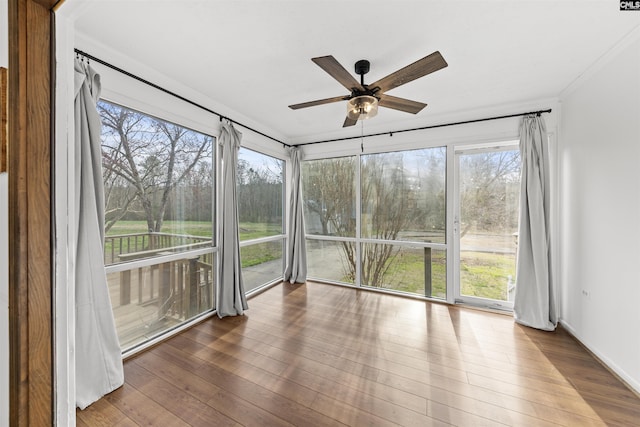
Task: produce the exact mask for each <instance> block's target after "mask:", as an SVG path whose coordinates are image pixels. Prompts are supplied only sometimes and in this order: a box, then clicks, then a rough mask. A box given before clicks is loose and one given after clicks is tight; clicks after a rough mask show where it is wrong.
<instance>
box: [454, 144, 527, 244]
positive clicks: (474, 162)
mask: <svg viewBox="0 0 640 427" xmlns="http://www.w3.org/2000/svg"><path fill="white" fill-rule="evenodd" d="M461 161H462V162H463V163H462V164H461V167H460V171H461V174H462V176H461V179H460V182H461V188H460V202H461V203H460V206H461V212H460V215H461V220H462V221H463V223H462V229H461V237H463V236H465V235H466V234H467V233H468V232H469V231H470V230H472V229H476V230H493V229H495V228H496V227H499V226H503V225H504V224H507V225H509V226H510V227H512V228H513V227H517V224H518V215H517V211H516V210H514V211H513V212H508V211H505V209H504V207H505V202H504V200H505V198H508V197H514V195H517V193H518V190H519V183H520V155H519V152H518V151H517V150H511V151H500V152H487V153H479V154H469V155H465V156H463V157H461ZM515 205H517V203H516V204H515ZM515 205H514V206H515Z"/></svg>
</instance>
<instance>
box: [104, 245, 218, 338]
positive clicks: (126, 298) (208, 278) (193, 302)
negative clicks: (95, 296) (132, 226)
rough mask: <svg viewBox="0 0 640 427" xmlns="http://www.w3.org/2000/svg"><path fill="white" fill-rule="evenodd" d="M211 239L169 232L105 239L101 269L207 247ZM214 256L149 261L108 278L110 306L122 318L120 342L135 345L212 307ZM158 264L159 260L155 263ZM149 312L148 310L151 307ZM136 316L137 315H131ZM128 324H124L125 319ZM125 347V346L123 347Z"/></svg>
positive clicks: (211, 254) (188, 256) (188, 255)
mask: <svg viewBox="0 0 640 427" xmlns="http://www.w3.org/2000/svg"><path fill="white" fill-rule="evenodd" d="M211 244H212V243H211V239H210V238H206V237H200V236H190V235H179V234H168V233H135V234H126V235H118V236H107V237H106V238H105V265H112V264H120V263H124V262H127V261H134V260H140V259H146V258H153V257H157V256H162V255H171V254H175V253H181V252H185V251H189V250H193V249H201V248H206V247H211ZM214 254H215V253H214V252H213V251H212V252H207V253H204V254H202V253H200V254H198V255H193V254H190V253H185V254H184V258H180V259H178V260H175V259H174V260H171V261H167V262H157V261H156V262H154V260H151V259H150V260H149V262H148V263H146V262H145V264H146V265H144V266H139V265H140V264H137V265H138V266H135V267H133V268H131V269H126V270H122V269H121V268H118V269H117V270H116V271H119V272H118V273H113V274H111V275H110V276H111V278H110V279H109V286H110V288H111V296H112V303H113V305H114V308H116V311H115V313H116V316H117V315H118V313H122V316H123V318H122V322H119V321H118V319H116V323H120V324H121V327H119V330H118V333H119V335H120V340H121V341H122V342H123V344H125V343H126V342H129V341H130V342H136V341H137V340H138V338H136V336H143V335H146V334H148V333H149V332H150V331H152V330H155V328H156V326H154V325H157V327H160V325H162V324H174V323H175V322H180V321H184V320H186V319H189V318H191V317H193V316H195V315H197V314H200V313H202V312H204V311H206V310H208V309H210V308H212V307H213V306H214V296H215V292H214V289H215V288H214V287H215V277H214V275H215V258H214ZM158 261H159V260H158ZM152 307H153V308H152ZM135 313H138V314H135ZM125 318H126V319H128V320H126V319H125ZM125 345H126V344H125Z"/></svg>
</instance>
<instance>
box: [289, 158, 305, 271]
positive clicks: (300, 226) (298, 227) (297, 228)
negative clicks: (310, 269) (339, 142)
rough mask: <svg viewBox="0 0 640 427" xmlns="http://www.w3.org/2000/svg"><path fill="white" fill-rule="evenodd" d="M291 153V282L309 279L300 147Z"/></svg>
mask: <svg viewBox="0 0 640 427" xmlns="http://www.w3.org/2000/svg"><path fill="white" fill-rule="evenodd" d="M289 152H290V154H291V169H292V173H291V199H290V201H289V242H288V245H287V259H288V263H287V268H286V269H285V272H284V280H286V281H289V283H304V282H306V280H307V248H306V246H305V234H304V212H303V205H302V181H301V179H302V177H301V174H300V157H301V153H300V148H297V147H294V148H291V149H290V151H289Z"/></svg>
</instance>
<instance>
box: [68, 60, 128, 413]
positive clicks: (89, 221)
mask: <svg viewBox="0 0 640 427" xmlns="http://www.w3.org/2000/svg"><path fill="white" fill-rule="evenodd" d="M99 96H100V76H99V75H98V74H96V73H95V72H94V70H93V69H91V67H90V66H89V64H88V63H85V62H84V61H82V60H80V59H76V63H75V100H74V112H75V117H74V121H75V153H76V156H75V188H76V192H75V200H74V202H75V205H74V206H75V214H76V218H77V219H78V223H77V230H76V232H77V236H78V240H77V246H76V251H77V253H76V257H75V262H76V268H75V273H76V282H75V283H76V284H75V297H76V337H75V346H76V348H75V353H76V354H75V358H76V405H77V406H78V407H79V408H81V409H84V408H86V407H87V406H88V405H90V404H91V403H93V402H95V401H96V400H98V399H100V398H101V397H102V396H104V395H105V394H107V393H109V392H111V391H113V390H115V389H116V388H118V387H120V386H121V385H122V384H123V383H124V372H123V367H122V353H121V350H120V343H119V342H118V335H117V333H116V325H115V321H114V319H113V311H112V310H111V300H110V299H109V291H108V288H107V278H106V274H105V271H104V254H103V248H104V188H103V183H102V153H101V151H102V150H101V144H100V128H101V123H100V116H99V115H98V111H97V109H96V101H97V100H98V98H99Z"/></svg>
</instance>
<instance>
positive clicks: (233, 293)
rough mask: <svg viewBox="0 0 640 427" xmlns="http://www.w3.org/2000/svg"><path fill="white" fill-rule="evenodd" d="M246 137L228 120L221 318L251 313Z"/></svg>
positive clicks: (224, 137)
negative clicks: (243, 159)
mask: <svg viewBox="0 0 640 427" xmlns="http://www.w3.org/2000/svg"><path fill="white" fill-rule="evenodd" d="M241 139H242V134H241V133H240V132H238V131H237V130H235V128H234V127H233V125H232V124H231V122H229V121H228V120H227V119H224V120H223V121H222V126H221V131H220V139H219V143H220V146H221V150H222V198H221V200H222V218H221V219H220V220H221V224H222V227H221V229H220V251H221V255H220V281H219V283H218V286H217V288H216V289H217V290H216V311H217V313H218V316H219V317H221V318H222V317H225V316H237V315H241V314H242V313H243V312H244V310H247V309H248V308H249V306H248V305H247V298H246V297H245V295H244V286H243V284H242V266H241V264H240V236H239V235H238V222H239V221H238V196H237V190H236V171H237V168H238V150H240V141H241Z"/></svg>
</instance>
